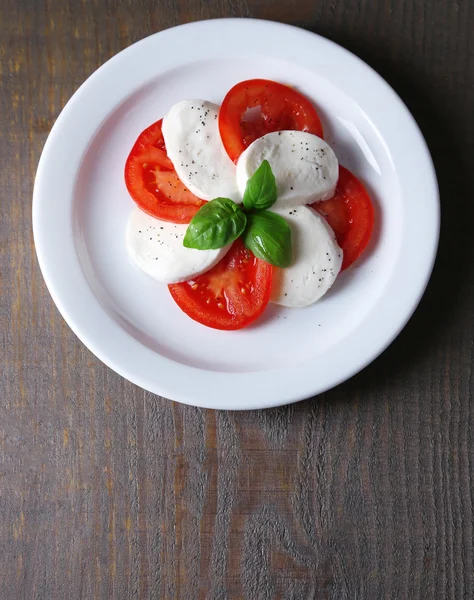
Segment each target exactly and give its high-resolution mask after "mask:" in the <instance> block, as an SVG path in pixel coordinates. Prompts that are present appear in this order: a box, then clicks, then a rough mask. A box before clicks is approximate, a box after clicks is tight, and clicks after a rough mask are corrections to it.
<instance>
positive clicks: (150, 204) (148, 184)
mask: <svg viewBox="0 0 474 600" xmlns="http://www.w3.org/2000/svg"><path fill="white" fill-rule="evenodd" d="M161 124H162V119H160V120H159V121H157V122H156V123H153V125H150V127H147V129H145V130H144V131H142V133H141V134H140V135H139V136H138V139H137V141H136V142H135V144H134V146H133V148H132V150H131V152H130V154H129V156H128V158H127V162H126V163H125V183H126V185H127V189H128V192H129V194H130V196H131V197H132V198H133V200H135V202H136V203H137V204H138V206H139V207H140V208H141V209H142V210H143V211H145V212H146V213H148V214H149V215H151V216H152V217H157V218H158V219H162V220H164V221H171V222H172V223H189V222H190V221H191V219H192V218H193V216H194V215H195V214H196V213H197V211H198V210H199V209H200V207H201V206H202V205H203V204H204V200H201V199H200V198H197V197H196V196H195V195H194V194H193V193H192V192H191V191H190V190H188V188H187V187H186V186H185V185H184V184H183V183H182V182H181V181H180V180H179V178H178V175H177V174H176V171H175V170H174V167H173V163H172V162H171V161H170V159H169V158H168V156H167V154H166V147H165V140H164V138H163V134H162V131H161Z"/></svg>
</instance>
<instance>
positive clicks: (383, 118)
mask: <svg viewBox="0 0 474 600" xmlns="http://www.w3.org/2000/svg"><path fill="white" fill-rule="evenodd" d="M245 40H247V41H248V40H251V43H248V42H246V41H245ZM252 77H263V78H268V79H274V80H277V81H280V82H283V83H287V84H290V85H294V86H296V87H297V88H299V89H300V90H301V91H302V92H303V93H304V94H306V95H307V96H309V97H310V98H311V99H312V100H313V101H314V102H315V104H316V105H317V106H318V108H319V110H320V113H321V115H322V119H323V122H324V126H325V132H326V137H327V140H328V141H329V143H331V145H332V146H333V147H334V149H335V151H336V153H337V155H338V158H339V159H340V161H341V163H342V164H343V165H345V166H347V167H348V168H350V169H352V170H353V171H354V172H355V173H356V174H357V175H358V176H359V177H360V178H361V179H362V180H363V181H364V182H365V183H366V185H367V188H368V189H369V191H370V193H371V195H372V197H373V199H374V202H375V204H376V219H377V227H376V232H375V235H374V237H373V240H372V243H371V245H370V247H369V249H368V251H367V252H366V255H365V257H364V258H363V260H361V261H360V262H359V263H358V264H357V266H354V267H353V268H352V269H349V270H348V271H347V272H345V273H343V274H342V275H341V276H340V277H339V278H338V280H337V282H336V284H335V286H334V287H333V289H332V290H331V291H330V293H329V294H327V296H326V297H324V298H323V299H322V300H321V301H320V302H318V303H316V304H315V305H313V306H312V307H309V308H307V309H293V310H292V309H285V308H281V307H276V306H269V307H268V308H267V310H266V311H265V313H264V315H263V318H261V319H260V321H259V322H258V323H257V324H256V325H255V326H253V327H251V328H249V329H246V330H242V331H237V332H221V331H215V330H212V329H208V328H206V327H203V326H202V325H199V324H197V323H195V322H193V321H192V320H191V319H189V318H188V317H187V316H186V315H185V314H184V313H182V312H181V311H180V310H179V308H178V307H177V306H176V305H175V304H174V302H173V301H172V299H171V297H170V295H169V293H168V290H167V288H166V286H165V285H162V284H159V283H157V282H154V281H153V280H151V279H149V278H147V276H146V275H144V274H142V273H140V272H139V271H137V270H136V269H135V268H134V267H133V266H132V264H131V263H130V262H129V260H128V258H127V253H126V249H125V243H124V233H125V224H126V221H127V217H128V215H129V212H130V211H131V209H132V207H133V202H132V200H131V199H130V197H129V196H128V194H127V191H126V188H125V185H124V181H123V168H124V163H125V159H126V157H127V154H128V152H129V150H130V148H131V147H132V145H133V143H134V141H135V139H136V137H137V136H138V134H139V133H140V131H142V129H144V128H145V127H146V126H147V125H149V124H150V123H152V122H153V121H155V120H157V119H158V118H160V117H161V116H162V115H163V114H165V113H166V111H167V110H168V108H169V107H170V106H171V105H172V104H173V103H174V102H177V101H179V100H182V99H184V98H189V97H193V98H196V97H202V98H205V99H208V100H212V101H214V102H220V101H221V100H222V98H223V97H224V95H225V93H226V92H227V91H228V90H229V89H230V88H231V87H232V85H234V84H235V83H237V82H238V81H241V80H243V79H249V78H252ZM33 226H34V236H35V243H36V251H37V254H38V259H39V263H40V265H41V269H42V272H43V275H44V278H45V281H46V284H47V286H48V288H49V291H50V292H51V295H52V297H53V299H54V301H55V303H56V305H57V306H58V308H59V310H60V311H61V314H62V315H63V317H64V318H65V319H66V321H67V322H68V324H69V325H70V327H71V328H72V330H73V331H74V332H75V333H76V335H77V336H78V337H79V338H80V339H81V340H82V341H83V342H84V344H85V345H86V346H87V347H88V348H89V349H90V350H91V351H92V352H93V353H94V354H95V355H96V356H97V357H98V358H100V359H101V360H102V361H104V362H105V363H106V364H107V365H108V366H109V367H111V368H112V369H114V370H115V371H117V373H120V374H121V375H122V376H123V377H126V378H127V379H129V380H130V381H132V382H134V383H136V384H137V385H139V386H141V387H143V388H145V389H147V390H149V391H151V392H154V393H156V394H160V395H162V396H166V397H168V398H171V399H173V400H178V401H180V402H185V403H189V404H193V405H196V406H205V407H211V408H225V409H251V408H264V407H270V406H277V405H280V404H286V403H290V402H295V401H298V400H302V399H304V398H308V397H310V396H313V395H315V394H319V393H320V392H323V391H325V390H327V389H329V388H331V387H333V386H335V385H337V384H339V383H341V382H342V381H344V380H346V379H347V378H349V377H351V376H352V375H354V374H355V373H356V372H358V371H359V370H360V369H362V368H363V367H365V366H366V365H367V364H368V363H370V362H371V361H372V360H374V358H376V357H377V356H378V355H379V354H380V353H381V352H382V351H383V350H384V349H385V348H386V347H387V346H388V345H389V344H390V342H392V340H393V339H394V338H395V336H396V335H397V334H398V333H399V332H400V330H401V329H402V328H403V326H404V325H405V323H406V322H407V320H408V319H409V318H410V316H411V314H412V313H413V311H414V309H415V307H416V305H417V304H418V302H419V300H420V298H421V295H422V294H423V291H424V289H425V287H426V284H427V282H428V279H429V276H430V273H431V269H432V266H433V262H434V258H435V254H436V248H437V243H438V230H439V200H438V189H437V183H436V176H435V172H434V169H433V164H432V162H431V158H430V155H429V152H428V149H427V147H426V144H425V142H424V140H423V137H422V135H421V133H420V131H419V129H418V127H417V125H416V123H415V121H414V120H413V118H412V116H411V115H410V113H409V112H408V110H407V108H406V107H405V105H404V104H403V103H402V101H401V100H400V98H399V97H398V96H397V95H396V94H395V92H394V91H393V90H392V89H391V88H390V87H389V86H388V85H387V83H385V81H384V80H383V79H382V78H381V77H380V76H379V75H377V73H375V72H374V71H373V70H372V69H371V68H370V67H368V66H367V65H366V64H365V63H364V62H362V61H361V60H359V59H358V58H356V57H355V56H354V55H352V54H350V53H349V52H348V51H347V50H344V49H343V48H341V47H339V46H337V45H336V44H334V43H332V42H330V41H328V40H326V39H324V38H321V37H319V36H317V35H314V34H312V33H309V32H307V31H303V30H301V29H297V28H295V27H290V26H287V25H281V24H278V23H272V22H266V21H257V20H250V19H225V20H214V21H202V22H198V23H192V24H188V25H183V26H180V27H175V28H173V29H168V30H166V31H162V32H160V33H157V34H155V35H153V36H151V37H149V38H146V39H144V40H142V41H141V42H138V43H137V44H134V45H133V46H131V47H130V48H127V49H126V50H124V51H123V52H121V53H120V54H118V55H117V56H115V57H114V58H112V59H111V60H110V61H109V62H107V63H106V64H105V65H104V66H102V67H101V68H100V69H99V70H98V71H97V72H96V73H94V74H93V75H92V76H91V77H90V78H89V79H88V80H87V81H86V82H85V83H84V84H83V85H82V86H81V88H80V89H79V90H78V91H77V92H76V94H74V96H73V97H72V98H71V100H70V101H69V102H68V104H67V106H66V107H65V108H64V110H63V111H62V113H61V115H60V116H59V118H58V120H57V122H56V124H55V125H54V127H53V129H52V131H51V134H50V136H49V138H48V141H47V142H46V145H45V148H44V151H43V154H42V157H41V160H40V164H39V166H38V172H37V176H36V183H35V189H34V200H33Z"/></svg>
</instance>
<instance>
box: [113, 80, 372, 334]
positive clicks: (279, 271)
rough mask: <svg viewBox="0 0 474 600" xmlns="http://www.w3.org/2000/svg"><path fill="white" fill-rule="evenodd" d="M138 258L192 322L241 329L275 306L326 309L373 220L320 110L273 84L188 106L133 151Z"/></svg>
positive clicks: (128, 170) (130, 166)
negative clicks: (324, 302) (320, 303)
mask: <svg viewBox="0 0 474 600" xmlns="http://www.w3.org/2000/svg"><path fill="white" fill-rule="evenodd" d="M125 182H126V185H127V189H128V191H129V193H130V195H131V197H132V198H133V200H134V201H135V203H136V207H135V209H134V210H133V211H132V213H131V215H130V218H129V221H128V224H127V232H126V243H127V249H128V253H129V256H130V257H131V259H132V261H133V262H134V263H135V265H136V266H138V267H139V268H140V269H141V270H143V271H144V272H145V273H147V274H148V275H149V276H151V277H153V278H154V279H156V280H157V281H160V282H163V283H166V284H168V287H169V291H170V293H171V296H172V298H173V299H174V301H175V302H176V304H177V305H178V306H179V307H180V308H181V309H182V310H183V311H184V312H185V313H186V314H187V315H189V317H191V318H192V319H194V320H195V321H198V322H199V323H202V324H203V325H206V326H208V327H213V328H215V329H225V330H235V329H241V328H242V327H245V326H247V325H249V324H250V323H252V322H253V321H255V319H257V318H258V317H259V316H260V315H261V314H262V312H263V311H264V309H265V307H266V306H267V304H268V302H274V303H276V304H281V305H283V306H288V307H304V306H308V305H310V304H313V303H314V302H316V301H317V300H319V299H320V298H321V297H322V296H323V295H324V294H325V293H326V292H327V291H328V290H329V289H330V288H331V286H332V284H333V283H334V281H335V279H336V277H337V276H338V274H339V273H340V272H341V271H342V270H344V269H346V268H347V267H349V266H350V265H351V264H352V263H353V262H354V261H355V260H356V259H357V258H358V257H359V256H360V255H361V253H362V252H363V251H364V249H365V248H366V246H367V244H368V242H369V239H370V236H371V233H372V228H373V221H374V212H373V207H372V203H371V200H370V197H369V195H368V194H367V192H366V190H365V188H364V186H363V185H362V183H361V182H360V181H359V180H358V179H357V178H356V177H355V176H354V175H353V174H352V173H351V172H350V171H348V170H347V169H345V168H344V167H343V166H341V165H339V163H338V160H337V158H336V155H335V154H334V151H333V150H332V148H331V147H330V146H329V145H328V144H327V143H326V142H325V141H324V138H323V128H322V125H321V122H320V119H319V116H318V113H317V111H316V109H315V108H314V106H313V105H312V103H311V102H310V101H309V100H308V99H307V98H306V97H305V96H303V95H302V94H301V93H299V92H298V91H296V90H295V89H293V88H291V87H288V86H286V85H283V84H280V83H277V82H274V81H268V80H264V79H252V80H248V81H242V82H241V83H238V84H237V85H235V86H234V87H233V88H232V89H231V90H230V91H229V92H228V93H227V95H226V96H225V98H224V100H223V102H222V105H221V106H218V105H217V104H214V103H212V102H208V101H206V100H185V101H183V102H179V103H178V104H175V105H174V106H172V107H171V109H170V110H169V112H168V113H167V114H166V115H165V116H164V117H163V119H160V120H159V121H157V122H156V123H153V124H152V125H151V126H150V127H148V128H147V129H145V130H144V131H143V132H142V133H141V134H140V135H139V137H138V139H137V141H136V142H135V144H134V146H133V148H132V150H131V152H130V155H129V156H128V159H127V162H126V165H125Z"/></svg>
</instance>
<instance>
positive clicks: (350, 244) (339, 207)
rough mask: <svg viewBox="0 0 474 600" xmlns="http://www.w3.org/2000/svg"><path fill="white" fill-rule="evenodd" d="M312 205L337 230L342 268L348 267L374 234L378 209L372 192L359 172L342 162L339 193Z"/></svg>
mask: <svg viewBox="0 0 474 600" xmlns="http://www.w3.org/2000/svg"><path fill="white" fill-rule="evenodd" d="M311 206H312V208H314V209H315V210H317V211H318V212H319V213H320V214H321V215H322V216H323V217H324V218H325V219H326V221H327V222H328V223H329V225H330V226H331V228H332V229H333V231H334V233H335V235H336V239H337V243H338V244H339V246H340V247H341V248H342V250H343V252H344V258H343V261H342V267H341V271H343V270H344V269H347V267H349V266H350V265H351V264H352V263H353V262H354V261H355V260H357V259H358V258H359V256H360V255H361V254H362V252H363V251H364V250H365V248H366V247H367V244H368V243H369V240H370V236H371V235H372V229H373V226H374V208H373V205H372V201H371V200H370V196H369V194H368V193H367V191H366V189H365V187H364V186H363V185H362V183H361V182H360V181H359V179H357V177H356V176H355V175H353V174H352V173H351V172H350V171H349V170H348V169H345V168H344V167H342V166H341V165H339V180H338V182H337V186H336V193H335V195H334V196H333V197H332V198H331V199H330V200H325V201H323V202H315V203H314V204H312V205H311Z"/></svg>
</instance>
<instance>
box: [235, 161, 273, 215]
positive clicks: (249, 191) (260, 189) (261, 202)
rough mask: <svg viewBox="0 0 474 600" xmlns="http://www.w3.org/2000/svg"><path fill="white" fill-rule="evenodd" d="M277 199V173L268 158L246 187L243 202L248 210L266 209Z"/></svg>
mask: <svg viewBox="0 0 474 600" xmlns="http://www.w3.org/2000/svg"><path fill="white" fill-rule="evenodd" d="M276 200H277V185H276V181H275V175H273V171H272V168H271V166H270V163H269V162H268V160H264V161H263V162H262V164H261V165H260V166H259V167H258V169H257V170H256V171H255V173H254V174H253V175H252V177H251V178H250V179H249V180H248V181H247V185H246V187H245V192H244V197H243V204H244V207H245V208H246V209H247V210H251V209H255V210H265V209H266V208H270V206H273V205H274V204H275V202H276Z"/></svg>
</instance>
